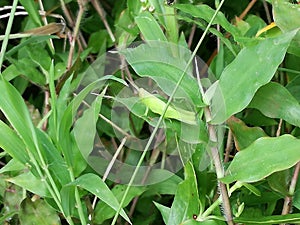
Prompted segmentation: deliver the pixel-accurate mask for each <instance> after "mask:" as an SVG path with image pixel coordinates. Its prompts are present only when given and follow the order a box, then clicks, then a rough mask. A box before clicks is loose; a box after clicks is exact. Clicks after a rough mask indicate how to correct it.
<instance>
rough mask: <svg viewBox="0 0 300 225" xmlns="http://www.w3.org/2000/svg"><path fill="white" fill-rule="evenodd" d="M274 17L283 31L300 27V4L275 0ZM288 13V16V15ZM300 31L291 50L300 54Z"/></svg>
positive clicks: (273, 3) (273, 2)
mask: <svg viewBox="0 0 300 225" xmlns="http://www.w3.org/2000/svg"><path fill="white" fill-rule="evenodd" d="M272 6H273V17H274V21H275V23H276V25H277V26H278V27H279V28H280V29H281V31H283V32H288V31H291V30H294V29H298V30H299V27H300V6H299V4H293V3H290V2H289V1H286V0H273V1H272ZM287 15H288V16H287ZM299 47H300V33H299V32H298V34H297V35H296V37H295V39H294V40H293V41H292V43H291V45H290V47H289V52H291V53H293V54H295V55H297V56H300V50H299Z"/></svg>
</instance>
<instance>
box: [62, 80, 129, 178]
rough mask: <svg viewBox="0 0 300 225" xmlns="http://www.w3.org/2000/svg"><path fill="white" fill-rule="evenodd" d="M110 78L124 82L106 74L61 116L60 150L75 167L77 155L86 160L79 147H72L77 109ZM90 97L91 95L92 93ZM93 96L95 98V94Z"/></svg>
mask: <svg viewBox="0 0 300 225" xmlns="http://www.w3.org/2000/svg"><path fill="white" fill-rule="evenodd" d="M108 79H112V80H115V81H118V82H120V83H124V81H123V80H121V79H119V78H117V77H114V76H112V75H108V76H104V77H102V78H100V79H98V80H96V81H94V82H92V83H90V84H89V85H88V86H86V87H85V88H84V89H83V90H82V91H81V92H80V93H79V94H78V95H77V96H76V97H75V98H74V99H73V100H72V102H71V103H70V104H69V105H68V106H67V108H66V109H65V111H64V112H63V115H62V116H61V120H60V121H59V129H58V140H57V142H58V143H59V145H60V150H62V152H63V154H64V156H65V159H66V162H67V165H68V166H71V167H73V168H74V166H75V165H78V162H75V161H74V160H75V158H76V157H77V158H78V159H80V158H81V159H80V160H81V161H82V160H84V159H83V158H82V155H81V153H80V151H79V150H78V148H77V149H76V148H74V149H72V148H70V145H73V144H74V143H73V142H74V141H73V140H72V137H71V136H70V134H69V133H70V129H71V127H72V125H73V120H74V118H75V116H76V114H77V110H78V108H79V106H80V104H81V103H82V101H83V100H84V99H85V98H86V97H87V96H88V95H89V94H90V92H91V91H93V90H95V89H100V88H101V87H103V85H104V83H105V81H106V80H108ZM89 97H91V95H90V96H89ZM92 98H93V99H94V98H95V96H94V95H93V97H92ZM75 150H76V151H75ZM76 170H77V172H78V173H80V171H82V168H81V166H80V167H78V168H77V169H76V167H75V171H76Z"/></svg>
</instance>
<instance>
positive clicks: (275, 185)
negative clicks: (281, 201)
mask: <svg viewBox="0 0 300 225" xmlns="http://www.w3.org/2000/svg"><path fill="white" fill-rule="evenodd" d="M267 181H268V183H269V185H270V187H271V188H272V189H273V190H275V191H277V192H279V193H281V194H282V195H283V196H288V195H289V191H288V189H289V184H290V171H289V170H283V171H279V172H276V173H273V174H271V175H270V176H269V177H268V178H267Z"/></svg>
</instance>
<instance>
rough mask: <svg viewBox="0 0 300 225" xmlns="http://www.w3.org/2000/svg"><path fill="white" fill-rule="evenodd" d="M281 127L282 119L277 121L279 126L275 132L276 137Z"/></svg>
mask: <svg viewBox="0 0 300 225" xmlns="http://www.w3.org/2000/svg"><path fill="white" fill-rule="evenodd" d="M281 126H282V119H280V120H279V124H278V127H277V130H276V137H279V136H280V132H281Z"/></svg>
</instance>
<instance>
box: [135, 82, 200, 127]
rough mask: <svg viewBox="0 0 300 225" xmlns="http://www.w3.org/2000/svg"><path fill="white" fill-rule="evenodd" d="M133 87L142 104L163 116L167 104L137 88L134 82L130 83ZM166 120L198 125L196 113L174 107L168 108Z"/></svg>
mask: <svg viewBox="0 0 300 225" xmlns="http://www.w3.org/2000/svg"><path fill="white" fill-rule="evenodd" d="M130 83H131V84H132V86H133V87H134V88H135V89H136V90H137V92H138V95H139V98H140V100H141V102H142V103H143V104H144V105H145V106H146V107H147V108H148V109H150V110H151V111H152V112H154V113H156V114H159V115H162V114H163V111H164V109H165V107H166V103H165V102H164V101H163V100H161V99H159V98H158V97H156V96H155V95H153V94H151V93H149V92H148V91H146V90H145V89H143V88H139V87H138V86H136V85H135V84H134V83H133V82H130ZM164 117H165V118H170V119H175V120H178V121H181V122H183V123H187V124H192V125H196V124H197V121H196V114H195V113H194V112H190V111H187V110H185V109H181V108H178V107H176V108H174V107H172V106H169V107H168V108H167V111H166V113H165V115H164Z"/></svg>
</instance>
